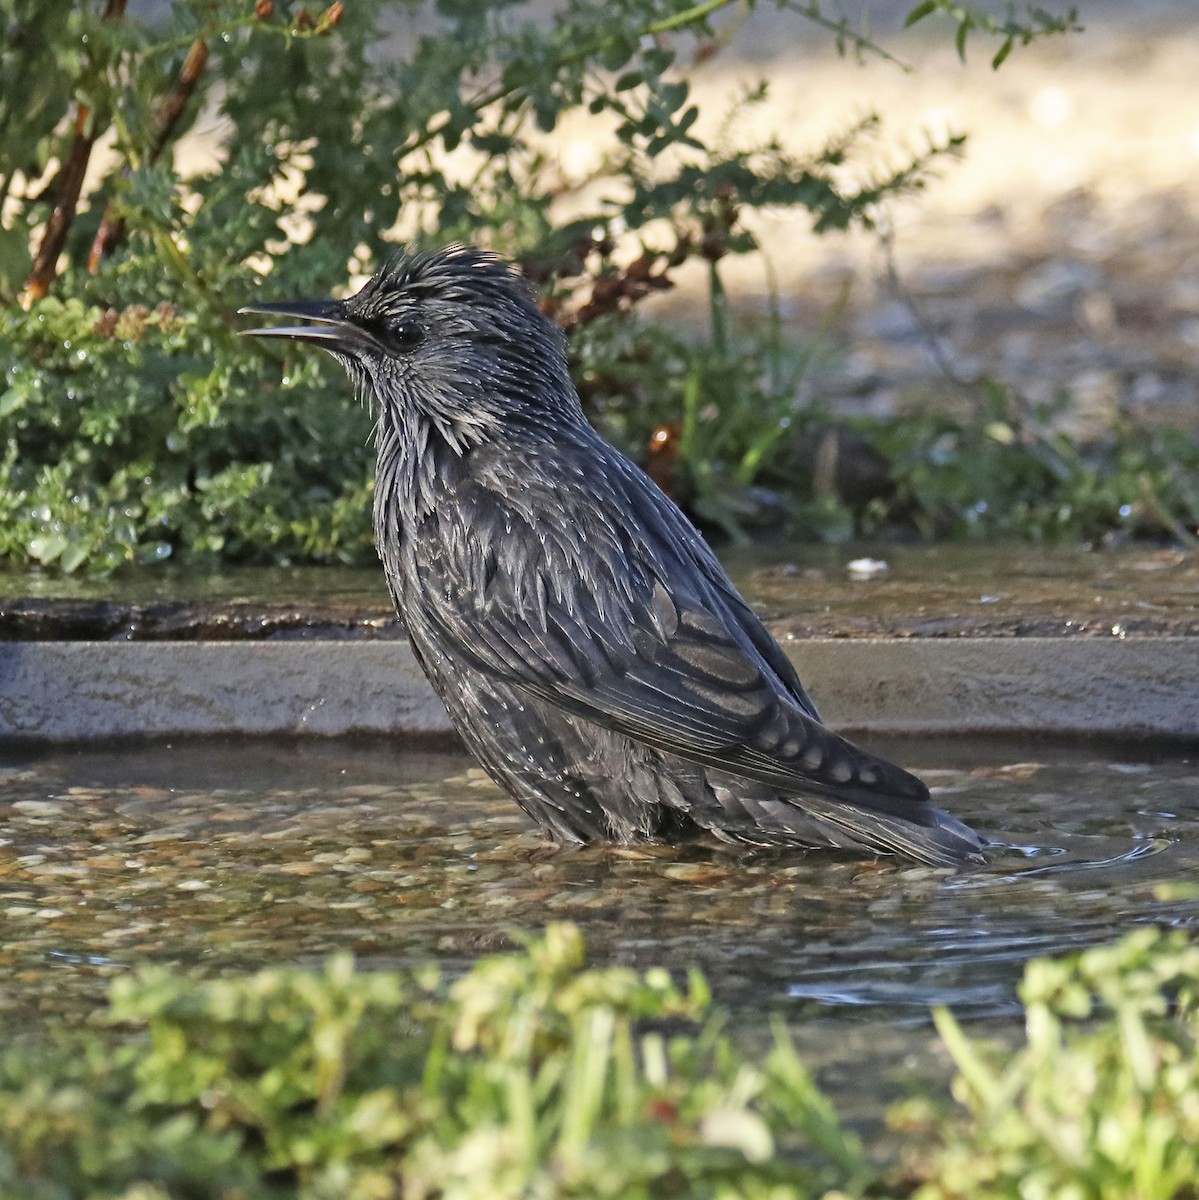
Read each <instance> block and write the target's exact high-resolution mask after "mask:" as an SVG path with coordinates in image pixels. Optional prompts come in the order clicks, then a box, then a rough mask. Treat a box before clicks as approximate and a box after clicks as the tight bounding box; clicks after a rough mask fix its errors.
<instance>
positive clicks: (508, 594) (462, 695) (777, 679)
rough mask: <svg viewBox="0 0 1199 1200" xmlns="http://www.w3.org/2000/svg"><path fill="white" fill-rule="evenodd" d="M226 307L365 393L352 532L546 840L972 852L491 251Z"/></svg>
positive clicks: (511, 269)
mask: <svg viewBox="0 0 1199 1200" xmlns="http://www.w3.org/2000/svg"><path fill="white" fill-rule="evenodd" d="M239 312H240V313H243V314H245V313H249V314H257V315H268V316H271V317H274V318H276V319H282V321H283V322H284V323H276V324H271V325H268V326H266V327H263V328H257V329H251V330H246V331H245V332H246V334H247V335H251V336H256V337H260V338H286V339H290V340H293V341H297V342H306V343H311V344H313V345H315V346H318V347H320V348H322V349H324V350H326V351H329V352H330V353H331V354H332V355H333V356H334V357H335V358H336V359H337V360H338V361H339V362H340V363H341V365H342V366H343V367H344V368H345V370H346V372H347V374H348V375H349V377H350V380H351V381H352V384H353V387H354V390H355V391H356V392H357V394H358V396H359V398H360V399H361V400H363V402H364V403H365V404H366V405H367V406H368V408H369V409H370V410H371V413H372V415H373V417H374V431H373V437H374V445H375V450H376V457H377V463H376V475H375V488H374V501H373V524H374V537H375V545H376V549H377V551H378V554H379V558H380V560H381V562H382V565H383V570H384V574H385V576H386V580H387V586H388V589H389V591H390V594H391V598H392V600H393V602H394V604H395V607H396V611H397V613H398V614H399V617H400V620H401V621H402V623H403V624H404V626H405V627H406V632H407V635H408V638H409V640H410V642H411V645H412V649H413V652H414V654H415V656H416V659H417V660H418V662H419V664H420V666H421V667H422V668H423V670H424V672H425V674H426V675H427V676H428V678H429V681H430V682H431V683H432V685H433V687H434V689H435V690H436V692H437V693H438V694H439V696H440V697H441V700H442V702H443V703H444V705H445V707H446V710H447V712H448V713H449V717H450V720H451V722H452V724H453V726H454V728H455V729H456V731H457V733H458V735H459V736H460V738H461V740H462V742H463V743H464V744H465V745H466V747H467V748H468V749H469V750H470V751H471V752H472V753H473V755H474V756H475V757H476V759H477V760H478V762H479V763H480V764H481V765H482V767H483V768H484V770H485V771H486V772H487V773H488V774H489V775H490V776H491V777H492V779H494V780H495V782H496V783H498V784H499V785H500V787H501V788H503V789H504V790H505V791H507V792H508V793H509V794H510V795H511V796H512V797H513V798H514V799H515V801H516V802H517V804H519V805H520V807H521V808H522V809H523V810H524V811H525V812H526V813H527V814H528V815H529V816H530V817H531V818H532V819H533V820H534V821H535V822H536V823H537V824H538V825H539V826H540V827H541V828H542V829H543V830H544V831H545V832H546V833H547V834H548V835H549V837H550V838H551V839H552V840H554V841H556V842H558V843H564V844H582V843H593V842H600V843H602V842H609V843H622V844H628V843H636V842H643V841H665V842H669V841H674V840H684V839H689V838H694V837H702V836H704V835H705V834H706V835H711V836H713V837H715V838H716V839H719V840H720V841H723V842H726V843H733V844H737V845H741V846H743V847H754V846H790V847H806V848H816V847H829V848H836V849H840V850H842V851H849V852H852V853H855V854H857V855H858V856H859V857H861V856H863V855H866V856H876V855H879V854H894V855H899V856H901V857H904V858H907V859H911V860H914V861H916V862H921V863H926V864H930V865H934V866H961V865H963V864H970V863H978V862H983V861H985V858H984V855H983V849H984V847H985V846H986V845H987V843H986V842H985V840H984V839H983V838H981V837H980V836H979V835H978V834H977V833H975V832H974V831H973V830H972V829H970V828H969V827H968V826H966V825H965V824H963V823H962V822H960V821H958V820H956V819H955V818H954V817H952V816H950V815H949V814H948V813H946V812H944V811H942V810H941V809H939V808H937V807H935V806H934V805H933V804H932V803H931V801H930V799H929V792H928V788H927V787H926V785H925V784H924V783H923V782H922V781H921V780H919V779H918V778H917V777H916V776H914V775H912V774H909V773H908V772H907V771H905V770H903V769H902V768H900V767H898V766H895V765H894V764H892V763H890V762H888V761H886V760H885V759H883V758H880V757H876V756H875V755H873V754H870V753H868V752H866V751H864V750H862V749H860V748H858V747H857V746H855V745H854V744H852V743H851V742H849V741H848V740H846V739H845V738H843V737H841V736H840V735H838V734H837V733H835V732H834V731H833V730H831V729H829V728H828V727H827V726H826V725H824V724H823V723H822V721H821V719H820V716H819V714H818V713H817V710H816V707H815V705H814V704H813V702H812V700H811V699H810V698H809V696H808V694H807V692H806V691H805V690H804V687H803V685H802V684H801V682H800V679H799V676H798V674H797V672H796V669H795V667H794V666H793V665H792V663H791V661H790V660H789V659H788V657H787V655H786V654H785V653H784V652H783V650H782V649H781V647H780V646H779V645H778V643H777V642H776V641H775V639H774V638H773V637H772V636H771V635H770V633H769V632H768V631H767V629H766V628H765V626H764V625H763V623H762V622H761V620H760V619H759V618H758V617H757V616H756V615H755V613H754V612H753V610H752V609H751V607H750V606H749V604H748V603H747V602H746V601H745V599H744V598H743V597H742V596H741V594H740V593H739V592H738V590H737V588H736V587H735V586H734V584H733V582H732V580H731V579H730V578H729V576H728V574H727V573H726V572H725V570H724V568H723V567H722V565H721V564H720V562H719V560H718V558H717V557H716V555H715V553H714V552H713V551H712V550H711V549H710V547H709V546H708V544H707V543H706V542H705V540H704V539H703V537H702V536H701V534H700V533H699V531H698V530H697V529H696V528H695V526H694V525H693V524H692V522H691V521H690V520H689V519H688V517H687V516H686V515H685V514H684V513H683V512H682V510H681V509H680V508H679V507H678V506H677V505H676V504H675V503H674V501H673V500H671V499H670V498H669V497H668V496H667V495H666V494H665V493H664V492H663V491H662V490H661V489H660V488H659V487H658V486H657V485H656V484H655V483H654V482H653V481H652V480H651V479H650V478H649V477H648V476H647V475H646V474H645V473H644V472H643V471H642V470H641V469H640V468H639V467H638V466H637V465H636V464H635V463H633V462H632V461H631V460H630V459H629V458H627V457H626V456H625V455H624V454H622V453H621V452H620V451H619V450H617V449H616V447H614V446H613V445H612V444H611V443H609V442H608V441H606V440H605V439H604V438H603V437H602V436H601V435H600V434H599V432H598V431H597V430H596V429H595V428H594V427H593V426H592V425H591V423H590V422H589V421H588V420H587V417H586V416H585V414H584V411H583V407H582V404H581V402H580V399H579V395H578V392H577V391H576V389H575V386H574V384H573V382H572V380H571V377H570V373H569V369H568V358H567V346H566V340H565V336H564V334H563V333H562V331H561V330H560V329H559V327H558V325H557V324H556V323H555V322H554V321H552V320H551V319H550V318H549V317H547V316H546V315H545V314H543V313H542V312H541V310H540V309H539V308H538V306H537V303H536V298H535V296H534V294H533V291H532V289H531V287H530V286H529V285H528V283H527V282H526V281H525V279H524V277H523V276H522V275H521V274H520V272H519V271H518V270H517V268H516V267H515V266H513V265H512V264H511V263H510V262H509V261H507V260H505V259H504V258H502V257H501V256H499V255H497V254H495V253H493V252H491V251H487V250H483V249H480V248H477V247H473V246H467V245H453V246H449V247H444V248H441V249H433V250H407V251H401V252H399V253H397V254H396V255H395V256H394V257H393V258H391V259H389V260H387V261H386V262H385V264H384V265H383V266H381V268H380V269H379V270H378V271H377V272H376V273H375V274H374V275H373V276H372V277H371V278H370V279H369V280H368V281H367V282H366V283H365V284H364V285H363V286H362V288H361V289H360V290H359V291H358V292H357V293H356V294H354V295H352V296H350V297H349V298H348V299H346V300H333V299H322V300H316V301H311V300H310V301H297V302H290V301H289V302H281V303H275V302H271V303H261V304H254V305H249V306H247V307H245V308H242V309H240V310H239Z"/></svg>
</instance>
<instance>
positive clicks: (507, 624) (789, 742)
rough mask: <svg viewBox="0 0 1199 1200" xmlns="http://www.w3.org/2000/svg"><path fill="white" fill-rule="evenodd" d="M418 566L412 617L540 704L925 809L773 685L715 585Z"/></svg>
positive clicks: (897, 809)
mask: <svg viewBox="0 0 1199 1200" xmlns="http://www.w3.org/2000/svg"><path fill="white" fill-rule="evenodd" d="M530 571H533V572H534V574H533V576H532V580H533V581H532V582H531V583H530V582H529V580H530V574H529V572H530ZM427 572H428V575H427V578H426V585H427V586H426V590H425V592H424V600H423V602H422V606H423V608H424V617H425V619H426V620H428V621H429V622H430V623H431V624H432V625H433V626H434V627H435V628H436V630H437V632H438V634H439V636H440V638H442V639H444V640H445V641H446V642H447V643H448V644H449V645H451V646H453V647H454V649H455V651H456V652H457V653H458V654H461V655H463V656H464V657H465V658H467V659H468V660H470V661H472V662H473V663H474V664H475V665H476V666H477V667H478V668H480V669H482V670H484V671H487V672H490V673H494V674H496V675H498V676H500V677H502V678H504V679H506V680H507V681H509V682H511V683H514V684H517V685H518V686H520V687H523V688H524V689H526V690H527V691H528V692H529V693H531V694H532V695H535V696H537V697H538V698H540V699H542V700H544V701H547V702H549V703H551V704H554V705H557V706H558V707H560V708H562V709H564V710H566V711H568V712H571V713H573V714H575V715H578V716H582V717H585V718H587V719H588V720H591V721H594V722H595V723H597V724H599V725H601V726H604V727H605V728H609V729H614V730H617V731H619V732H621V733H624V734H626V735H628V736H630V737H632V738H635V739H637V740H639V741H642V742H644V743H646V744H648V745H651V746H654V747H656V748H658V749H661V750H665V751H668V752H670V753H672V754H676V755H679V756H680V757H682V758H686V759H690V760H692V761H695V762H700V763H703V764H705V765H708V766H714V767H718V768H720V769H722V770H725V771H729V772H732V773H734V774H740V775H744V776H747V777H749V778H751V779H757V780H760V781H762V782H764V783H768V784H771V785H774V786H776V787H779V788H780V789H784V790H787V789H790V790H796V791H815V792H820V793H823V794H826V795H832V796H835V797H837V798H839V799H843V800H846V801H849V802H851V803H856V804H860V805H863V806H866V807H869V808H872V809H875V810H877V811H881V812H894V813H896V814H897V815H902V816H904V817H906V818H907V819H914V820H917V821H919V820H921V816H922V813H921V811H920V810H921V809H923V808H927V807H928V806H927V805H924V804H923V803H922V802H923V801H925V800H927V798H928V790H927V788H926V787H925V786H924V784H923V783H921V782H920V781H919V780H918V779H916V778H915V777H914V776H912V775H909V774H908V773H907V772H906V771H903V770H901V769H900V768H898V767H895V766H893V765H892V764H890V763H887V762H885V761H883V760H881V759H877V758H875V757H873V756H872V755H868V754H866V753H865V752H863V751H861V750H859V749H858V748H857V747H856V746H853V745H851V744H850V743H849V742H847V741H845V739H843V738H841V737H838V736H837V735H836V734H835V733H833V732H832V731H831V730H829V729H827V728H826V727H825V726H823V725H821V724H820V723H819V722H818V721H816V720H814V719H813V718H812V717H811V716H809V715H807V713H805V712H804V711H802V710H801V708H800V706H799V705H798V703H796V702H794V701H793V700H792V698H791V697H789V696H787V695H786V694H785V688H784V687H783V686H781V685H780V681H779V680H778V678H777V675H776V673H775V671H774V670H773V669H772V668H771V666H770V665H769V664H768V663H767V662H766V661H764V660H763V658H762V656H761V655H760V654H759V653H758V651H757V648H756V646H755V644H754V641H753V639H751V638H748V637H747V636H746V635H745V634H744V633H742V635H741V637H738V636H736V634H735V633H734V632H732V631H731V630H732V629H733V628H735V627H736V621H737V617H734V616H733V615H732V614H730V613H728V612H727V611H725V610H724V609H723V604H722V603H721V597H720V596H719V595H718V594H715V593H710V594H709V595H708V596H707V597H706V598H705V600H706V602H705V600H699V599H697V598H695V597H693V596H689V595H680V594H679V589H678V588H677V587H676V588H675V590H674V593H673V594H672V592H671V590H668V588H667V587H666V586H665V585H664V584H663V583H662V582H660V581H656V580H644V581H643V582H642V584H641V585H640V586H638V585H637V584H634V585H632V586H631V587H630V586H626V587H623V588H614V587H613V588H608V589H606V590H605V593H604V595H603V596H602V598H598V599H597V597H596V595H595V594H594V593H590V594H589V593H588V592H587V591H586V589H578V588H576V589H574V591H573V592H572V594H571V595H570V596H569V598H568V599H567V600H564V599H563V598H562V597H560V596H555V595H554V594H552V589H551V588H548V587H546V586H545V585H544V584H543V583H542V582H541V581H540V577H539V576H537V575H536V574H535V572H536V568H535V567H533V566H532V565H531V564H527V563H526V564H523V565H522V566H521V568H520V570H519V571H518V572H517V573H516V574H514V573H513V570H512V565H511V564H509V566H508V568H507V569H505V567H503V566H498V565H497V564H496V563H495V562H494V561H493V562H492V563H491V564H490V565H489V567H488V571H487V582H486V587H481V586H479V584H478V581H477V580H473V581H472V580H470V579H469V573H464V572H463V571H462V570H460V569H455V568H454V567H453V566H452V565H451V564H447V563H445V562H441V563H437V562H431V563H429V564H427ZM600 586H601V587H602V584H601V585H600ZM530 594H532V595H533V597H534V598H533V599H532V600H530ZM746 612H747V613H748V609H747V610H746ZM740 616H741V614H738V617H740ZM750 618H751V620H753V621H754V622H755V623H756V618H752V614H750ZM760 636H761V637H762V638H765V639H767V640H769V638H768V635H767V634H766V633H765V631H764V630H761V631H760ZM771 645H772V646H773V643H771ZM775 652H776V653H778V652H777V648H775ZM791 673H792V674H794V672H793V671H792V672H791ZM795 683H796V686H798V679H796V681H795ZM801 695H802V690H801Z"/></svg>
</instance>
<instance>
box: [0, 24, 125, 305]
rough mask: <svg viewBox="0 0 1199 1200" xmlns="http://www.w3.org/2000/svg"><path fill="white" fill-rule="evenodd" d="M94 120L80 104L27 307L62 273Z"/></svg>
mask: <svg viewBox="0 0 1199 1200" xmlns="http://www.w3.org/2000/svg"><path fill="white" fill-rule="evenodd" d="M125 5H126V0H108V4H107V5H106V7H105V9H104V20H105V21H115V20H119V19H120V18H121V17H123V16H124V15H125ZM91 117H92V113H91V112H90V110H89V109H88V106H87V105H86V104H80V105H79V107H78V110H77V111H76V113H75V138H74V141H73V142H72V143H71V153H70V154H69V155H68V156H67V161H66V162H65V163H64V164H63V166H62V168H61V169H60V171H59V173H58V188H57V190H56V198H55V201H54V211H53V212H52V213H51V214H50V220H49V221H47V222H46V229H45V232H44V233H43V234H42V241H41V244H40V245H39V246H38V251H37V256H36V257H35V258H34V260H33V269H32V270H31V271H30V272H29V278H28V279H26V280H25V291H24V295H23V296H22V297H21V303H22V305H23V306H24V307H25V308H30V307H31V306H32V305H34V304H36V303H37V302H38V301H39V300H43V299H45V297H46V296H47V295H48V294H49V292H50V285H51V284H52V283H53V282H54V276H55V274H56V273H57V271H58V260H59V257H60V256H61V255H62V251H63V247H64V246H65V245H66V242H67V234H68V233H70V231H71V225H72V224H73V223H74V220H75V210H76V209H77V208H78V207H79V193H80V191H81V189H82V188H83V177H84V175H86V174H87V164H88V161H89V160H90V159H91V156H92V148H93V147H94V146H95V144H96V139H97V137H98V136H99V132H100V131H99V124H98V122H93V121H91ZM89 124H90V125H91V129H90V131H89V128H88V126H89Z"/></svg>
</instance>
